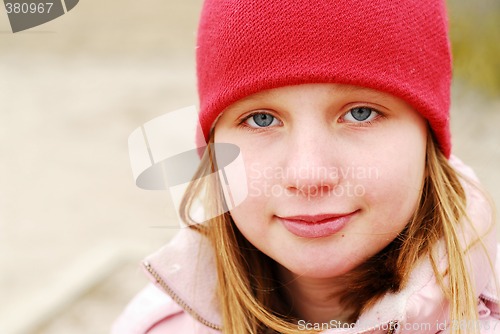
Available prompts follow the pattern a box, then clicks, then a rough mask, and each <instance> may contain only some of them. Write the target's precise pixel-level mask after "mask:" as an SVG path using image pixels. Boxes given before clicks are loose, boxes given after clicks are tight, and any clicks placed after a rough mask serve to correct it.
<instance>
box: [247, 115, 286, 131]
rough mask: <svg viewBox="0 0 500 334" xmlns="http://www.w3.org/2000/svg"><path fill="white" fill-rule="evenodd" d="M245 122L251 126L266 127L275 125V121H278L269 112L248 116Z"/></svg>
mask: <svg viewBox="0 0 500 334" xmlns="http://www.w3.org/2000/svg"><path fill="white" fill-rule="evenodd" d="M245 123H247V124H248V125H249V126H250V127H253V128H266V127H269V126H270V125H277V124H275V123H278V120H277V119H276V118H275V117H274V116H272V115H270V114H266V113H257V114H253V115H250V116H248V118H247V119H246V120H245ZM278 124H279V123H278Z"/></svg>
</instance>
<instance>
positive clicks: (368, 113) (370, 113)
mask: <svg viewBox="0 0 500 334" xmlns="http://www.w3.org/2000/svg"><path fill="white" fill-rule="evenodd" d="M378 114H379V113H378V112H376V111H375V110H374V109H372V108H369V107H356V108H352V109H351V110H349V112H348V113H347V114H345V115H344V117H343V118H344V120H345V121H347V122H353V123H361V122H369V121H371V120H373V119H374V118H375V117H377V115H378Z"/></svg>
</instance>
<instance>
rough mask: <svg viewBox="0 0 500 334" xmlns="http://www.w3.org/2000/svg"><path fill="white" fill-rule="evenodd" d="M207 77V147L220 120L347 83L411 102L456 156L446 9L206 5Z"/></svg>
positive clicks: (201, 55) (433, 5)
mask: <svg viewBox="0 0 500 334" xmlns="http://www.w3.org/2000/svg"><path fill="white" fill-rule="evenodd" d="M197 76H198V93H199V98H200V115H199V118H200V124H201V128H202V131H203V135H204V137H205V140H207V138H208V135H209V131H210V129H211V127H212V126H213V123H214V121H215V120H216V119H217V117H218V116H219V114H220V113H221V112H222V111H223V110H224V109H225V108H227V107H228V106H229V105H231V104H232V103H234V102H236V101H238V100H240V99H242V98H244V97H246V96H248V95H251V94H254V93H256V92H259V91H262V90H265V89H271V88H277V87H281V86H288V85H297V84H303V83H341V84H350V85H357V86H364V87H368V88H372V89H377V90H380V91H384V92H387V93H390V94H392V95H394V96H397V97H399V98H402V99H404V100H405V101H407V102H408V103H409V104H410V105H412V106H413V107H414V108H415V109H416V110H417V111H418V112H419V113H420V114H421V115H422V116H423V117H425V118H426V119H427V120H428V122H429V124H430V126H431V128H432V130H433V133H434V136H435V138H436V139H437V141H438V143H439V147H440V148H441V150H442V152H443V153H444V154H445V156H446V157H449V156H450V151H451V142H450V130H449V105H450V81H451V56H450V46H449V38H448V22H447V16H446V10H445V5H444V2H443V1H441V0H398V1H395V0H370V1H362V0H206V1H205V3H204V7H203V10H202V14H201V19H200V25H199V31H198V45H197Z"/></svg>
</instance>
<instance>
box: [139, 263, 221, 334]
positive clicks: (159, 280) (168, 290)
mask: <svg viewBox="0 0 500 334" xmlns="http://www.w3.org/2000/svg"><path fill="white" fill-rule="evenodd" d="M143 264H144V267H145V268H146V269H147V271H148V272H149V273H150V274H151V276H153V277H154V279H155V280H156V283H157V284H159V285H160V286H161V288H162V289H163V290H164V291H165V292H166V293H167V294H168V295H169V296H170V297H171V298H172V299H173V300H174V302H176V303H177V304H178V305H179V306H180V307H182V308H183V309H184V310H185V311H186V312H187V313H189V314H190V315H191V316H192V317H193V318H194V319H196V320H197V321H199V322H201V323H202V324H203V325H205V326H207V327H210V328H212V329H215V330H218V331H222V327H221V326H219V325H216V324H214V323H211V322H210V321H207V320H205V318H203V317H202V316H200V315H199V314H198V313H196V312H195V311H194V310H193V309H192V308H191V307H189V305H188V304H187V303H186V302H185V301H184V300H182V299H181V298H180V297H179V296H178V295H177V294H176V293H175V292H174V291H173V290H172V289H171V288H170V287H169V286H168V284H167V283H165V281H164V280H163V279H162V278H161V277H160V275H159V274H158V272H157V271H156V270H154V269H153V267H152V266H151V264H150V263H149V262H143Z"/></svg>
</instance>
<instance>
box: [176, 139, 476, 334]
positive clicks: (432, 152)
mask: <svg viewBox="0 0 500 334" xmlns="http://www.w3.org/2000/svg"><path fill="white" fill-rule="evenodd" d="M210 143H213V136H211V140H210ZM213 157H214V154H213V152H211V146H210V145H209V146H208V148H207V150H206V151H205V154H204V156H203V158H202V162H201V165H200V168H199V169H198V171H197V175H195V177H194V181H193V182H192V184H191V185H190V187H189V188H188V190H187V192H186V195H185V197H184V199H183V202H182V204H181V212H180V215H181V217H182V218H183V219H184V221H185V222H186V223H188V224H189V225H190V226H191V227H192V228H194V229H196V230H197V231H199V232H200V233H202V234H204V235H205V236H206V237H207V238H208V239H209V240H210V241H211V243H212V244H213V247H214V248H215V249H216V252H215V254H216V265H217V274H218V291H217V293H218V297H219V300H220V307H221V311H222V315H223V331H224V332H225V333H237V334H239V333H241V334H245V333H255V334H257V333H267V332H278V333H317V332H318V331H314V330H312V331H307V330H303V329H302V330H299V328H298V326H297V319H296V317H294V314H293V310H290V309H289V308H287V306H286V303H285V300H284V295H283V286H282V285H280V282H279V280H278V279H277V275H276V268H277V264H276V263H275V262H274V261H273V260H272V259H270V258H269V257H267V256H266V255H265V254H263V253H262V252H260V251H259V250H258V249H256V248H255V247H254V246H253V245H252V244H251V243H250V242H249V241H248V240H246V239H245V238H244V237H243V235H242V234H241V233H240V232H239V230H238V229H237V228H236V226H235V224H234V222H233V220H232V218H231V216H230V214H229V213H224V214H223V215H220V216H217V217H216V218H213V219H211V220H210V221H209V222H207V223H206V224H203V225H200V224H196V222H195V221H194V220H193V219H192V218H191V217H190V212H191V207H192V205H193V203H194V202H195V199H197V198H199V196H203V197H204V204H205V210H207V211H208V213H209V214H211V213H216V212H223V210H222V209H223V208H224V207H225V206H224V199H223V195H222V191H221V189H220V187H219V184H218V182H219V181H218V180H217V179H216V180H213V179H212V182H203V181H201V178H200V176H202V175H207V174H208V173H212V172H214V171H216V169H217V168H216V162H215V161H214V159H213ZM213 210H222V211H213ZM210 211H212V212H210ZM467 220H468V218H467V212H466V195H465V191H464V188H463V187H462V185H461V183H460V176H459V175H458V174H457V172H456V171H455V170H454V169H453V167H452V166H450V164H449V162H448V160H447V159H446V157H445V156H444V155H443V154H442V152H441V151H440V150H439V148H438V147H437V145H436V143H435V141H434V139H433V137H432V134H431V133H430V131H429V133H428V140H427V155H426V176H425V180H424V186H423V190H422V194H421V197H420V203H419V205H418V208H417V210H416V211H415V213H414V214H413V217H412V219H411V220H410V222H409V223H408V225H407V226H406V228H405V229H404V230H403V232H402V233H401V234H400V235H399V236H398V238H396V239H395V240H393V241H392V242H391V244H389V245H388V246H387V247H386V248H385V249H383V250H382V251H381V252H379V253H378V254H376V255H375V256H373V257H372V258H371V259H369V260H368V261H366V263H364V264H362V265H361V266H359V267H358V268H356V269H354V270H353V271H352V272H350V273H349V274H348V277H347V282H349V288H348V291H346V293H345V295H344V296H343V297H342V299H341V302H342V303H343V304H344V305H345V307H349V308H350V309H354V310H355V312H354V314H353V315H352V319H351V320H353V321H355V320H356V319H357V317H358V316H359V315H360V314H361V313H362V312H363V311H364V310H365V309H367V308H368V307H370V306H372V305H373V304H374V303H375V302H377V301H378V300H379V299H380V298H381V297H382V296H383V295H384V294H386V293H387V292H397V291H399V290H400V289H401V288H402V287H404V286H405V283H406V282H407V279H408V277H409V275H408V274H409V273H410V272H411V270H412V268H413V267H414V266H415V264H416V263H417V261H418V260H419V259H420V258H421V257H422V256H428V257H429V259H430V261H431V264H432V266H433V269H434V272H435V275H436V277H437V280H438V282H439V284H440V286H441V288H442V290H443V292H444V294H445V296H446V297H447V299H448V300H449V303H450V319H453V321H455V322H457V323H460V322H461V321H464V320H467V323H475V324H477V321H478V316H477V306H476V304H477V300H476V293H475V291H474V286H473V283H472V279H471V277H470V275H469V271H468V270H467V266H466V252H467V249H463V247H462V246H461V242H460V240H459V234H460V229H461V224H463V223H464V221H467ZM440 239H442V240H444V243H445V245H446V248H447V260H448V263H449V264H450V265H449V266H448V268H447V270H446V271H445V272H440V270H439V268H438V264H437V261H438V260H437V258H436V255H435V254H434V252H433V251H432V249H433V246H434V245H435V244H436V243H437V241H438V240H440ZM476 239H477V240H479V241H480V237H479V236H477V238H476ZM468 248H470V247H468ZM374 268H375V270H374ZM381 268H384V269H385V270H381ZM453 333H459V334H464V333H467V334H470V333H478V328H466V329H461V328H454V329H453Z"/></svg>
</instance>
